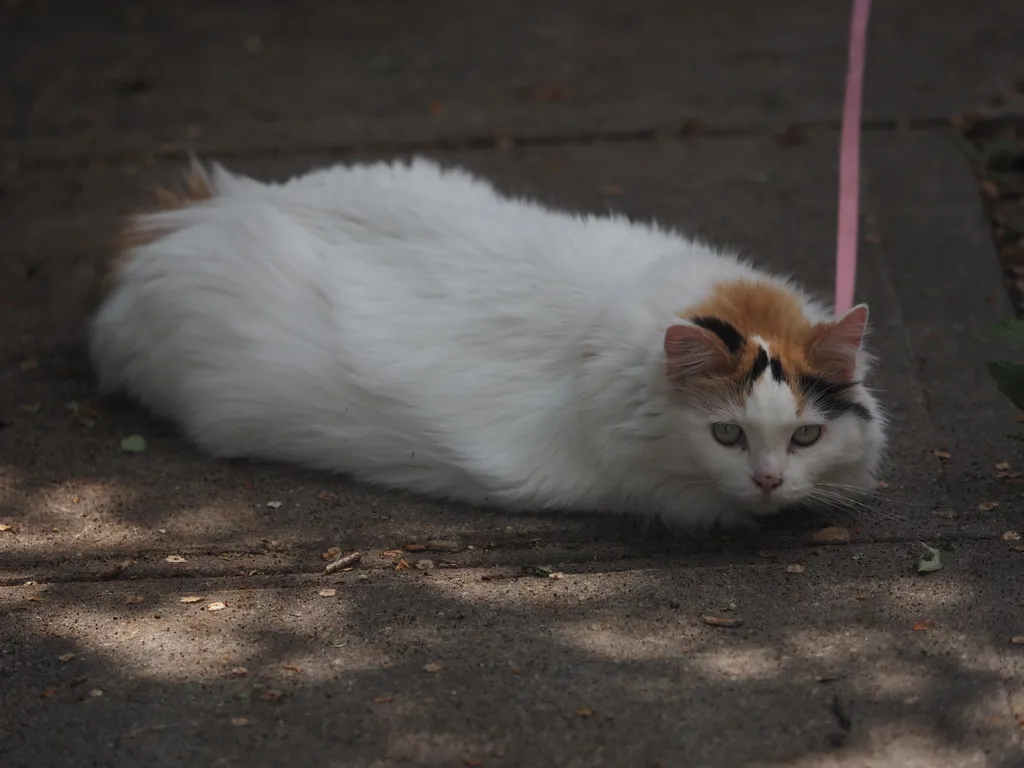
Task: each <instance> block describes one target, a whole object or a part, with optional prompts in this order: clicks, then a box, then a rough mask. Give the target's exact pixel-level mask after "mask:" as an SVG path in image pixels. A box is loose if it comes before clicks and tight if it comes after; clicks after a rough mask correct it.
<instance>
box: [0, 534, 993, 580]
mask: <svg viewBox="0 0 1024 768" xmlns="http://www.w3.org/2000/svg"><path fill="white" fill-rule="evenodd" d="M922 541H925V542H931V543H932V544H939V545H941V544H944V543H953V544H960V545H964V544H973V543H985V542H988V543H991V544H999V543H1001V540H1000V539H999V538H998V536H996V535H995V534H988V535H970V536H964V537H957V538H952V539H951V538H948V537H947V538H935V537H927V536H926V537H921V538H902V537H893V538H887V539H879V540H874V541H870V542H864V543H862V544H857V543H853V542H849V543H842V544H839V543H837V544H808V545H805V546H774V547H773V548H772V551H773V552H776V553H779V554H777V556H776V557H774V558H758V559H757V560H755V561H753V562H745V563H725V562H714V563H688V562H683V561H682V558H684V557H688V556H689V557H694V556H701V555H705V556H706V555H708V554H721V553H719V552H715V553H709V552H683V553H678V554H666V553H657V552H656V553H650V554H645V553H642V552H637V553H635V554H623V555H621V556H618V557H614V558H607V559H603V560H597V561H595V560H593V559H591V555H590V554H587V555H585V556H584V557H580V558H576V559H574V558H572V557H564V556H563V557H559V558H557V564H558V565H559V566H562V567H564V566H570V567H571V566H592V565H606V566H610V565H626V566H627V567H623V568H611V569H609V568H605V569H604V570H602V571H599V572H601V573H607V572H612V573H619V572H624V571H629V570H636V569H635V568H630V567H628V565H629V563H631V562H634V563H636V562H644V561H654V560H663V559H666V558H675V559H676V562H673V563H671V564H667V565H666V566H653V565H651V566H645V567H643V568H641V569H640V570H645V571H646V570H668V569H680V570H682V569H691V568H721V567H724V566H727V565H728V566H737V565H738V566H740V567H744V566H747V567H757V566H772V565H776V566H777V565H779V564H781V562H782V561H783V560H784V557H790V558H792V557H794V556H795V555H796V554H797V553H810V552H818V551H821V550H824V549H828V548H846V549H849V550H851V551H853V550H870V549H872V548H879V547H886V546H895V545H907V546H909V545H920V543H921V542H922ZM768 544H770V542H766V546H765V547H764V548H765V549H768V546H767V545H768ZM367 551H368V552H373V551H374V550H372V549H371V550H367ZM188 554H190V555H191V556H192V557H204V556H210V557H215V556H218V555H219V554H221V553H217V554H216V555H205V554H203V553H188ZM249 554H252V553H249ZM258 554H264V555H266V554H269V553H258ZM274 554H282V553H281V552H276V553H274ZM726 554H728V553H726ZM734 554H737V555H740V556H746V557H756V554H755V553H753V552H736V553H734ZM107 559H110V560H125V559H144V558H142V557H141V556H140V557H137V558H133V557H132V556H131V555H120V556H115V557H108V558H103V560H100V561H92V562H102V561H104V560H107ZM428 559H436V558H428ZM544 559H545V558H544V557H539V558H536V561H537V562H540V561H543V560H544ZM449 563H450V564H447V565H445V566H442V567H441V568H439V569H438V570H441V571H459V572H467V571H474V570H478V571H480V570H494V569H501V568H520V567H523V566H524V565H529V564H531V563H528V562H518V561H514V562H509V563H476V564H473V563H465V564H464V563H456V562H453V561H449ZM21 567H23V568H29V567H32V566H30V565H24V564H21ZM250 570H263V571H267V570H269V571H271V572H270V573H260V574H259V576H275V577H284V576H318V575H320V576H327V575H330V574H325V573H324V571H323V568H322V567H320V566H319V565H318V566H317V567H315V568H308V569H303V568H299V567H295V566H294V565H292V566H284V567H282V568H280V569H274V568H273V567H267V566H264V567H263V568H262V569H260V568H256V569H250ZM356 570H357V571H362V572H371V571H373V572H379V571H391V570H392V569H391V568H390V567H389V564H387V563H380V564H377V563H374V564H373V565H369V566H363V567H361V568H357V569H356ZM592 572H594V571H592V570H587V571H583V570H581V571H577V572H576V573H579V574H586V573H592ZM197 578H217V579H222V578H223V579H236V578H256V576H253V577H249V576H246V575H243V574H225V573H218V572H212V571H209V570H205V571H204V570H203V569H193V570H192V571H190V572H189V573H185V574H174V573H167V574H159V573H150V574H146V575H144V576H143V575H140V576H137V577H133V576H131V574H129V573H127V572H126V573H124V574H119V575H118V576H116V577H113V578H111V577H104V576H103V575H99V574H97V575H95V576H83V575H80V574H74V573H70V574H67V575H66V576H57V577H54V578H41V579H31V581H33V582H35V584H36V585H46V584H96V583H102V584H117V583H129V582H131V583H138V582H143V581H157V582H160V581H175V580H188V579H197ZM24 584H25V579H22V578H18V579H10V578H0V587H20V586H23V585H24Z"/></svg>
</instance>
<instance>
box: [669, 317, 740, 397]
mask: <svg viewBox="0 0 1024 768" xmlns="http://www.w3.org/2000/svg"><path fill="white" fill-rule="evenodd" d="M665 363H666V372H667V374H668V379H669V381H670V382H672V383H673V384H676V385H681V384H685V383H686V381H687V379H689V378H691V377H693V376H706V375H708V374H711V373H719V372H723V371H725V370H726V369H727V368H728V367H729V363H730V356H729V350H727V349H726V348H725V345H724V344H723V343H722V342H721V340H720V339H719V338H718V337H717V336H715V335H714V334H713V333H711V332H709V331H706V330H704V329H703V328H698V327H697V326H695V325H670V326H669V327H668V329H667V330H666V331H665Z"/></svg>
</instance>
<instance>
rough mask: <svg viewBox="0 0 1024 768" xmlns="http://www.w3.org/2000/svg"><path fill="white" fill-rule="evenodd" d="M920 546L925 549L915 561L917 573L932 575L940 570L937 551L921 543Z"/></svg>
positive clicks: (940, 565)
mask: <svg viewBox="0 0 1024 768" xmlns="http://www.w3.org/2000/svg"><path fill="white" fill-rule="evenodd" d="M921 546H922V547H924V548H925V549H927V550H928V551H927V552H925V553H924V554H923V555H921V557H919V558H918V560H917V572H918V573H933V572H935V571H938V570H941V569H942V558H941V557H940V556H939V550H937V549H935V548H934V547H929V546H928V545H927V544H925V543H924V542H923V541H922V542H921Z"/></svg>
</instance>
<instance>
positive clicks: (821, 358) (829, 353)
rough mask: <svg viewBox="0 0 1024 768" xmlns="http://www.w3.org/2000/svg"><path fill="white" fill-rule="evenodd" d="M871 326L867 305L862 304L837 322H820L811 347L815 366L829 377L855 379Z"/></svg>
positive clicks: (812, 363)
mask: <svg viewBox="0 0 1024 768" xmlns="http://www.w3.org/2000/svg"><path fill="white" fill-rule="evenodd" d="M867 327H868V305H867V304H858V305H857V306H856V307H854V308H853V309H851V310H850V311H849V312H847V313H846V314H845V315H843V316H842V317H841V318H839V319H838V320H836V321H835V322H834V323H822V324H821V325H819V326H818V327H817V328H816V329H815V333H814V335H813V337H812V339H811V342H810V344H809V347H808V350H807V357H808V360H809V362H810V364H811V367H812V368H814V370H815V372H816V373H818V374H819V375H821V376H823V377H824V378H826V379H831V380H835V381H852V380H853V377H854V375H855V374H856V371H857V355H858V353H859V352H860V348H861V345H862V344H863V343H864V334H865V333H866V332H867Z"/></svg>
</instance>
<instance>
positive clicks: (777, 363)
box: [771, 357, 786, 384]
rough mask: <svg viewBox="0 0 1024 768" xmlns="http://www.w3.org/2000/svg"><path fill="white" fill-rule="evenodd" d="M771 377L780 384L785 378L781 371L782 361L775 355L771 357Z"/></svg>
mask: <svg viewBox="0 0 1024 768" xmlns="http://www.w3.org/2000/svg"><path fill="white" fill-rule="evenodd" d="M771 366H772V378H773V379H775V380H776V381H777V382H779V383H780V384H781V383H782V382H784V381H785V380H786V374H785V373H783V372H782V361H781V360H779V358H777V357H773V358H772V359H771Z"/></svg>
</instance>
